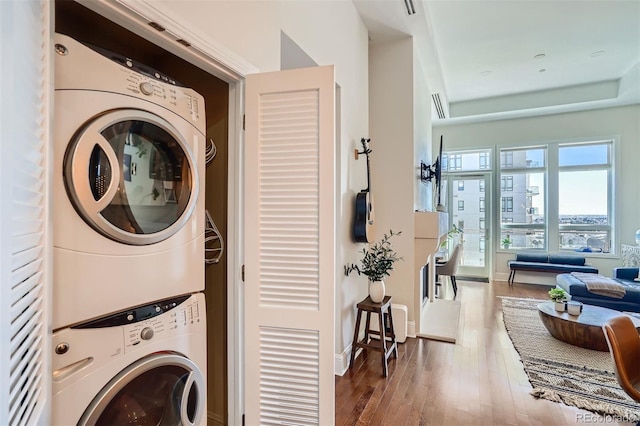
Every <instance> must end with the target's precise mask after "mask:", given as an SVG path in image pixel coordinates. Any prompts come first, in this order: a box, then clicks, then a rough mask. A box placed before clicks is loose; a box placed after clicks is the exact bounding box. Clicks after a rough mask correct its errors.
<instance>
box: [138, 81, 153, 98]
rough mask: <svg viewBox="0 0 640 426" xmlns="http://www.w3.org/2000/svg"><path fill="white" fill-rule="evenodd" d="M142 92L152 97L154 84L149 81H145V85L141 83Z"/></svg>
mask: <svg viewBox="0 0 640 426" xmlns="http://www.w3.org/2000/svg"><path fill="white" fill-rule="evenodd" d="M140 91H141V92H142V93H144V94H145V95H152V94H153V84H151V83H149V82H148V81H145V82H144V83H140Z"/></svg>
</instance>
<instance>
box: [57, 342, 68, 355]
mask: <svg viewBox="0 0 640 426" xmlns="http://www.w3.org/2000/svg"><path fill="white" fill-rule="evenodd" d="M55 350H56V353H57V354H58V355H62V354H66V353H67V351H68V350H69V344H68V343H58V345H57V346H56V349H55Z"/></svg>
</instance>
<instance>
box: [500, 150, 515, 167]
mask: <svg viewBox="0 0 640 426" xmlns="http://www.w3.org/2000/svg"><path fill="white" fill-rule="evenodd" d="M500 167H501V168H503V169H508V168H510V167H513V152H512V151H506V152H501V153H500Z"/></svg>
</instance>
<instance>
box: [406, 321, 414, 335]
mask: <svg viewBox="0 0 640 426" xmlns="http://www.w3.org/2000/svg"><path fill="white" fill-rule="evenodd" d="M407 337H413V338H414V339H415V337H416V322H415V321H407Z"/></svg>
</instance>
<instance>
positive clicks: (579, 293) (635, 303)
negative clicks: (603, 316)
mask: <svg viewBox="0 0 640 426" xmlns="http://www.w3.org/2000/svg"><path fill="white" fill-rule="evenodd" d="M637 277H638V268H615V269H614V270H613V278H614V280H615V281H617V282H619V283H620V284H622V285H623V286H624V289H625V295H624V297H623V298H614V297H608V296H602V295H599V294H594V293H591V292H589V290H587V287H586V285H585V284H584V283H583V282H582V281H580V280H579V279H577V278H575V277H574V276H573V275H571V274H560V275H558V277H557V278H556V282H557V287H559V288H562V289H563V290H564V291H566V292H567V293H569V294H570V295H571V300H577V301H578V302H582V303H586V304H588V305H595V306H602V307H603V308H610V309H615V310H618V311H628V312H640V282H637V281H634V279H635V278H637Z"/></svg>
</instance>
